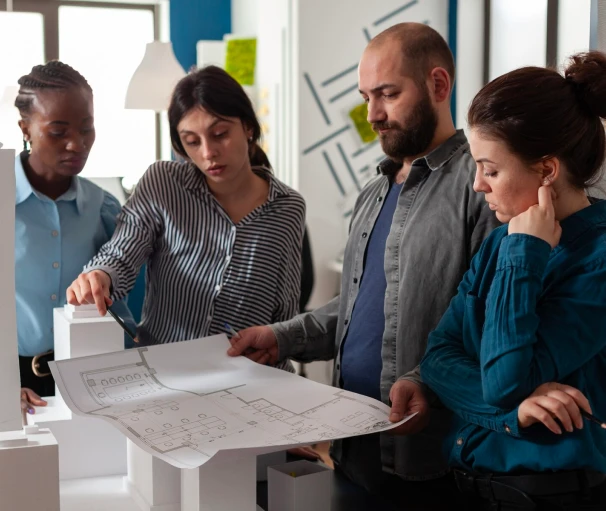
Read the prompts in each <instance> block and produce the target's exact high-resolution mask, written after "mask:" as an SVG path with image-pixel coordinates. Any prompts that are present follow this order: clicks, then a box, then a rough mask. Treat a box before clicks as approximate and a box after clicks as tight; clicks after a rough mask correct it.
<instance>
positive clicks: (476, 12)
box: [455, 0, 484, 129]
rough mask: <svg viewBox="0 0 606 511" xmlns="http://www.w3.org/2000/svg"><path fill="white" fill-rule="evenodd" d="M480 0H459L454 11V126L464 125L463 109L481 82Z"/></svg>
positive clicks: (481, 39) (481, 37)
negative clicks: (455, 43)
mask: <svg viewBox="0 0 606 511" xmlns="http://www.w3.org/2000/svg"><path fill="white" fill-rule="evenodd" d="M483 61H484V0H459V1H458V13H457V77H456V85H457V99H456V101H457V118H456V123H455V124H456V127H457V128H464V129H466V128H467V122H466V118H467V109H468V108H469V105H470V104H471V101H472V100H473V98H474V96H475V95H476V94H477V93H478V91H479V90H480V89H481V88H482V86H483V85H484V69H483Z"/></svg>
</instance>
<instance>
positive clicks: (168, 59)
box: [124, 41, 185, 112]
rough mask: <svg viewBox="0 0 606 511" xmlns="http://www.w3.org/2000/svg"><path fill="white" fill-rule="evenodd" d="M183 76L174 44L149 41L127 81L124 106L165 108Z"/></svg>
mask: <svg viewBox="0 0 606 511" xmlns="http://www.w3.org/2000/svg"><path fill="white" fill-rule="evenodd" d="M184 76H185V71H183V68H182V67H181V65H180V64H179V63H178V62H177V59H176V58H175V54H174V53H173V47H172V44H171V43H163V42H160V41H154V42H153V43H148V44H147V47H146V49H145V55H143V60H142V61H141V64H139V67H138V68H137V70H136V71H135V73H134V74H133V77H132V78H131V79H130V83H129V84H128V89H127V91H126V102H125V105H124V106H125V107H126V108H132V109H138V110H154V111H156V112H161V111H163V110H166V109H167V108H168V105H169V103H170V97H171V95H172V92H173V89H174V88H175V85H177V82H178V81H179V80H180V79H181V78H183V77H184Z"/></svg>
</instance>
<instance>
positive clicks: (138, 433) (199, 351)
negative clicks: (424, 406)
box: [52, 335, 395, 468]
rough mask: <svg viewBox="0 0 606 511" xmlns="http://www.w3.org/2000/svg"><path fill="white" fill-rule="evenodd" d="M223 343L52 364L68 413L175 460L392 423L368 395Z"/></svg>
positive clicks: (190, 463) (183, 463) (191, 462)
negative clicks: (230, 352) (104, 424)
mask: <svg viewBox="0 0 606 511" xmlns="http://www.w3.org/2000/svg"><path fill="white" fill-rule="evenodd" d="M228 347H229V341H228V340H227V337H226V336H225V335H218V336H214V337H208V338H205V339H197V340H192V341H186V342H180V343H173V344H164V345H157V346H150V347H144V348H136V349H132V350H127V351H120V352H115V353H109V354H104V355H95V356H91V357H83V358H77V359H71V360H63V361H58V362H55V363H54V365H53V367H52V371H53V375H54V377H55V381H56V382H57V385H58V387H59V390H60V392H61V395H62V397H63V398H64V400H65V402H66V404H67V405H68V406H69V407H70V409H71V410H72V411H73V412H74V413H76V414H79V415H84V416H87V417H98V418H100V419H102V420H106V421H108V422H110V423H111V424H113V425H114V426H115V427H117V428H118V429H119V430H120V431H122V432H123V433H124V434H125V435H126V436H127V437H128V438H129V439H131V440H132V441H133V442H135V444H137V445H138V446H139V447H141V448H143V449H144V450H146V451H147V452H150V453H151V454H153V455H155V456H158V457H159V458H161V459H163V460H165V461H167V462H168V463H170V464H172V465H174V466H176V467H179V468H196V467H198V466H200V465H202V464H204V463H205V462H206V461H208V460H209V459H210V458H211V457H212V456H213V455H214V454H216V453H217V452H218V451H220V450H233V449H261V450H262V449H267V448H268V447H276V446H283V447H284V448H287V447H291V446H293V445H300V444H311V443H315V442H319V441H326V440H332V439H336V438H344V437H348V436H354V435H360V434H365V433H370V432H376V431H383V430H387V429H390V428H392V427H394V426H395V425H394V424H392V423H390V422H389V421H388V416H389V408H388V407H387V406H386V405H384V404H382V403H380V402H378V401H376V400H374V399H371V398H368V397H365V396H361V395H358V394H354V393H352V392H348V391H344V390H341V389H338V388H333V387H329V386H326V385H322V384H319V383H316V382H313V381H310V380H307V379H305V378H301V377H299V376H297V375H293V374H291V373H288V372H285V371H281V370H278V369H274V368H271V367H266V366H261V365H259V364H255V363H254V362H251V361H250V360H248V359H245V358H244V357H238V358H230V357H228V356H227V354H226V351H227V348H228ZM260 452H261V451H260ZM265 452H266V451H265Z"/></svg>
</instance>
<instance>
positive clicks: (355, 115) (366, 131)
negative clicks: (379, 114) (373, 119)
mask: <svg viewBox="0 0 606 511" xmlns="http://www.w3.org/2000/svg"><path fill="white" fill-rule="evenodd" d="M349 117H351V120H352V121H353V123H354V126H355V127H356V130H357V131H358V135H360V138H361V139H362V142H364V143H365V144H368V143H370V142H372V141H373V140H375V139H376V138H377V134H376V133H375V132H374V131H373V130H372V126H371V125H370V124H369V123H368V121H367V120H366V118H367V117H368V106H367V105H366V103H361V104H360V105H358V106H357V107H355V108H353V109H352V110H350V112H349Z"/></svg>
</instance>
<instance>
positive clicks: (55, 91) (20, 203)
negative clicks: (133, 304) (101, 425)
mask: <svg viewBox="0 0 606 511" xmlns="http://www.w3.org/2000/svg"><path fill="white" fill-rule="evenodd" d="M18 83H19V86H20V88H19V94H18V96H17V99H16V100H15V106H16V107H17V109H18V110H19V113H20V116H21V119H20V120H19V127H20V128H21V132H22V133H23V144H24V151H23V152H22V153H21V154H20V155H19V156H18V157H17V159H16V162H15V178H16V185H17V187H16V196H15V216H16V222H15V281H16V302H17V337H18V342H19V368H20V372H21V386H22V387H27V388H30V389H32V390H33V391H34V392H36V393H38V394H40V395H42V396H52V395H54V393H55V385H54V381H53V378H52V375H51V374H50V371H49V370H48V361H49V360H52V358H53V345H54V342H53V308H55V307H61V306H63V305H64V304H65V303H66V301H65V290H66V289H67V288H68V286H69V284H70V283H71V282H72V281H73V280H74V279H75V278H76V277H77V276H78V274H79V273H80V272H81V271H82V268H83V267H84V265H85V264H86V263H87V261H88V260H89V259H90V258H91V257H92V256H93V255H95V254H96V253H97V251H98V250H99V248H101V246H102V245H103V244H104V243H105V242H106V241H107V240H109V239H110V238H111V236H112V234H113V232H114V229H115V225H116V220H115V219H116V216H117V215H118V213H119V211H120V205H119V203H118V201H117V200H116V198H115V197H113V196H112V195H110V194H109V193H107V192H105V191H103V190H102V189H101V188H99V187H98V186H96V185H94V184H93V183H91V182H90V181H88V180H86V179H84V178H81V177H78V174H79V173H80V172H82V169H83V168H84V165H85V164H86V161H87V159H88V155H89V153H90V150H91V148H92V146H93V143H94V142H95V126H94V112H93V92H92V89H91V87H90V85H89V84H88V82H87V81H86V80H85V79H84V77H83V76H82V75H81V74H80V73H78V72H77V71H76V70H75V69H73V68H71V67H70V66H68V65H67V64H64V63H62V62H59V61H52V62H49V63H48V64H45V65H38V66H35V67H33V68H32V70H31V72H30V73H29V74H27V75H25V76H22V77H21V78H20V79H19V82H18ZM115 311H116V313H118V314H120V315H121V316H122V317H123V318H124V319H125V320H126V321H127V322H129V323H131V325H132V326H133V328H134V321H133V319H132V316H131V314H130V311H129V310H128V308H127V307H126V305H125V304H124V303H123V302H120V303H116V305H115ZM24 395H25V396H26V398H25V401H23V396H24ZM28 396H31V394H30V393H27V392H25V393H24V392H22V406H23V408H24V409H26V408H27V409H28V410H31V411H33V408H32V407H31V406H29V405H30V404H36V405H39V404H40V402H39V401H36V400H35V399H34V400H32V399H31V398H28Z"/></svg>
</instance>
